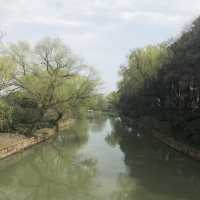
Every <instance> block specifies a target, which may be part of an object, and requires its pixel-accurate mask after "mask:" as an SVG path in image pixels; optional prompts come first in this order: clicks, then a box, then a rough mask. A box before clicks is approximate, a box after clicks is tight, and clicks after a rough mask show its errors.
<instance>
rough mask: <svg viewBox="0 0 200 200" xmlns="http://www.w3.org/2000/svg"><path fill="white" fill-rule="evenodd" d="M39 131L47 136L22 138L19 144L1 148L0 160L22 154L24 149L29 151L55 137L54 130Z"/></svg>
mask: <svg viewBox="0 0 200 200" xmlns="http://www.w3.org/2000/svg"><path fill="white" fill-rule="evenodd" d="M40 131H42V132H44V133H46V132H48V134H47V135H45V136H34V137H31V138H24V139H21V141H20V142H18V143H14V144H13V145H10V146H7V147H3V148H1V149H0V160H2V159H5V158H7V157H9V156H12V155H15V154H17V153H20V152H23V151H24V150H26V149H29V148H31V147H33V146H35V145H37V144H40V143H43V142H45V141H47V140H49V139H51V138H53V137H54V136H56V135H57V134H56V132H57V131H56V129H55V128H53V129H47V128H46V129H41V130H40Z"/></svg>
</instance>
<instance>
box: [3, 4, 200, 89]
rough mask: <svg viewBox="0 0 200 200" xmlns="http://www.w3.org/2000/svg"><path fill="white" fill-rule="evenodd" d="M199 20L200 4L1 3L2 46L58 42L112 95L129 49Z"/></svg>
mask: <svg viewBox="0 0 200 200" xmlns="http://www.w3.org/2000/svg"><path fill="white" fill-rule="evenodd" d="M198 14H200V0H0V29H2V30H3V31H4V32H6V37H5V40H7V41H16V40H29V41H32V42H35V41H38V40H40V39H41V38H43V37H46V36H51V37H60V38H61V39H63V40H64V41H65V43H66V44H67V45H68V46H70V47H71V48H72V49H73V50H74V52H75V53H76V54H78V55H80V56H81V58H83V59H84V61H85V62H86V63H88V64H90V65H92V66H94V67H95V68H96V69H97V70H98V71H99V72H100V74H101V77H102V79H103V81H104V86H103V87H104V89H105V90H106V91H111V90H113V89H115V87H116V82H117V79H118V74H117V71H118V69H119V66H120V64H123V63H125V62H126V56H127V55H128V53H129V52H130V50H131V49H135V48H137V47H143V46H144V45H147V44H155V43H158V42H161V41H165V40H167V39H169V38H171V37H176V36H177V35H178V34H179V33H180V32H181V30H182V29H183V28H184V26H186V25H187V24H188V23H190V22H191V20H193V19H194V18H195V17H197V16H198Z"/></svg>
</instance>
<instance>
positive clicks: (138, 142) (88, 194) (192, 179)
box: [0, 117, 200, 200]
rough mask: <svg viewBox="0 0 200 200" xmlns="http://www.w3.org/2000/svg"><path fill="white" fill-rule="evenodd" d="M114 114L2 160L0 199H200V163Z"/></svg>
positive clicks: (81, 121) (79, 126)
mask: <svg viewBox="0 0 200 200" xmlns="http://www.w3.org/2000/svg"><path fill="white" fill-rule="evenodd" d="M126 130H127V128H126V127H125V126H123V125H122V124H120V123H119V122H116V121H115V120H113V119H112V118H107V117H98V118H97V119H90V120H89V119H88V120H79V121H77V122H76V124H75V125H74V127H72V128H71V129H70V130H68V131H67V130H66V131H63V132H62V133H60V135H59V137H58V138H56V139H55V140H52V141H49V142H47V143H45V144H42V145H39V146H36V147H34V148H32V149H30V150H27V151H26V152H24V153H22V154H18V155H16V156H13V157H10V158H8V159H6V160H3V161H0V200H199V199H200V163H199V162H195V161H191V160H189V159H188V158H185V157H184V156H182V155H180V154H178V153H176V152H174V151H172V150H170V149H168V148H167V147H166V146H165V145H162V144H159V143H157V142H156V141H152V140H151V139H150V138H148V137H147V136H144V135H142V132H141V133H138V131H137V130H133V131H132V132H131V133H129V132H128V131H126Z"/></svg>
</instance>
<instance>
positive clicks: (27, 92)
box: [5, 38, 98, 132]
mask: <svg viewBox="0 0 200 200" xmlns="http://www.w3.org/2000/svg"><path fill="white" fill-rule="evenodd" d="M6 52H7V56H8V57H9V59H11V60H12V62H13V63H14V64H15V67H16V68H15V73H14V74H13V76H12V85H13V87H14V88H17V90H15V92H11V93H10V94H9V95H8V96H7V97H6V100H5V101H6V103H7V104H9V105H10V106H12V108H13V118H12V121H13V129H18V127H23V128H24V127H25V128H24V130H25V131H26V132H27V130H28V131H30V130H34V128H39V127H44V126H49V125H55V124H56V123H57V122H58V121H59V120H60V119H62V118H63V117H64V116H66V115H67V114H71V113H73V112H74V111H75V110H76V112H77V110H78V109H79V108H80V107H81V106H82V105H85V104H86V102H87V100H88V99H90V98H91V97H92V96H93V95H95V89H96V87H97V85H98V80H97V78H96V76H95V75H94V73H92V70H91V69H90V68H89V67H87V66H85V65H84V64H82V63H81V61H80V60H79V59H78V58H77V57H76V56H75V55H74V54H73V53H72V51H71V49H69V48H68V47H67V46H66V45H65V44H64V43H63V42H62V41H61V40H59V39H51V38H46V39H43V40H41V41H40V42H38V43H37V44H36V45H35V46H34V47H31V45H30V44H28V43H26V42H18V43H16V44H10V45H8V47H7V51H6Z"/></svg>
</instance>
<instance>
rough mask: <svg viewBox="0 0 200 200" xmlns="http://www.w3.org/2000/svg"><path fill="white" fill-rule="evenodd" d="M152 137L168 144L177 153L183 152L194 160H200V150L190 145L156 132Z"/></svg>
mask: <svg viewBox="0 0 200 200" xmlns="http://www.w3.org/2000/svg"><path fill="white" fill-rule="evenodd" d="M152 135H153V137H154V138H155V139H157V140H158V141H160V142H162V143H164V144H166V145H167V146H169V147H171V148H172V149H174V150H175V151H178V152H181V153H183V154H185V155H186V156H189V157H191V158H192V159H195V160H200V150H198V149H196V148H194V147H192V146H190V145H187V144H184V143H182V142H179V141H176V140H175V139H174V138H172V137H168V136H166V135H164V134H161V133H159V132H157V131H155V130H154V131H153V134H152Z"/></svg>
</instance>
